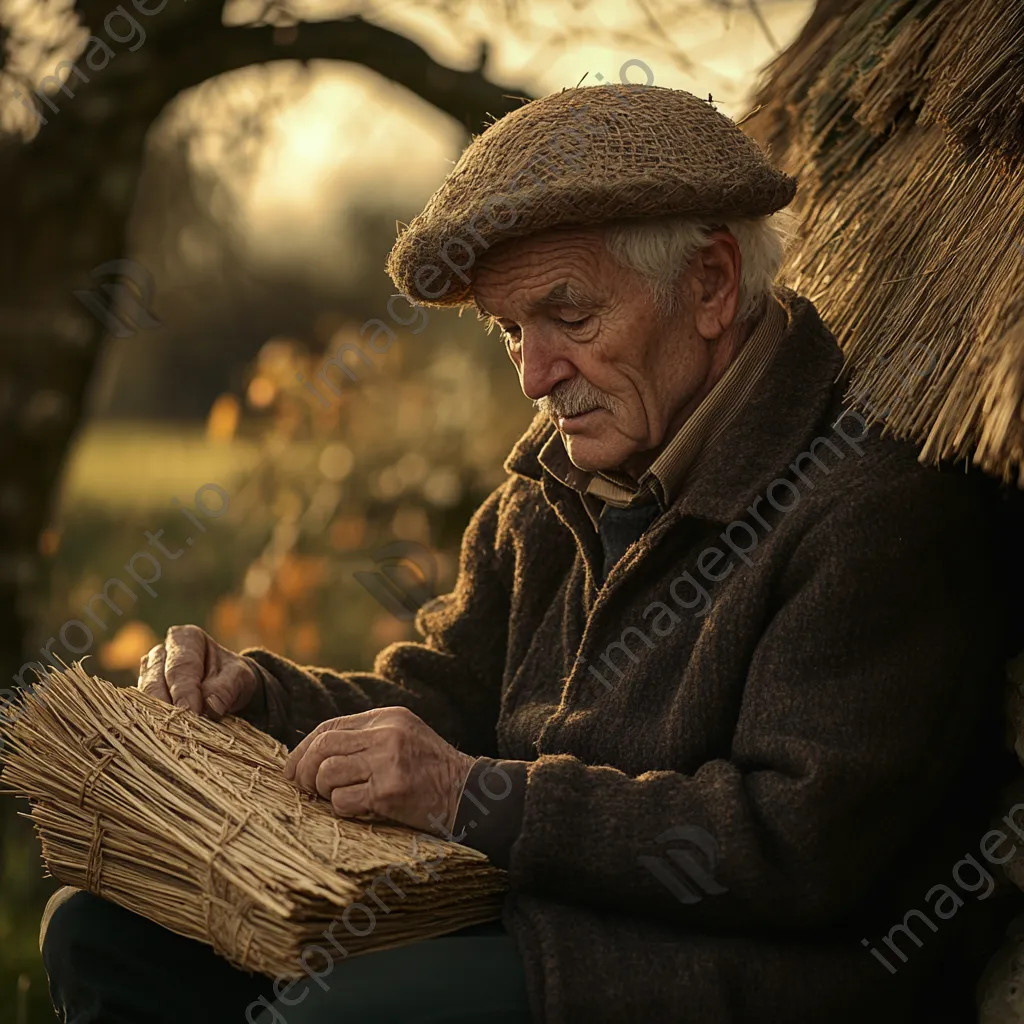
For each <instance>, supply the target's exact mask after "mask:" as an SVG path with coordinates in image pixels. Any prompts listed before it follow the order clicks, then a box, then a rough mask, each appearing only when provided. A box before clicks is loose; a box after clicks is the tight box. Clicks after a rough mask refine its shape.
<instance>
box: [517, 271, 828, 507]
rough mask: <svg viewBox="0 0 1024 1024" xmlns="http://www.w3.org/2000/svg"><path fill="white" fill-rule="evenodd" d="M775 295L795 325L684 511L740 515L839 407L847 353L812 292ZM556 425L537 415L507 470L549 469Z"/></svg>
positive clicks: (684, 501)
mask: <svg viewBox="0 0 1024 1024" xmlns="http://www.w3.org/2000/svg"><path fill="white" fill-rule="evenodd" d="M777 295H778V298H779V301H780V302H782V304H783V305H784V306H785V307H786V309H787V312H788V313H789V326H788V327H787V329H786V332H785V334H784V335H783V338H782V341H781V343H780V344H779V346H778V349H777V351H776V353H775V356H774V358H773V359H772V362H771V364H770V365H769V366H768V368H767V369H766V370H765V373H764V376H763V377H762V379H761V380H760V382H759V384H758V386H757V388H756V390H755V391H754V393H753V394H752V395H751V396H750V398H749V399H748V401H747V403H746V405H745V407H744V409H743V411H742V412H741V413H740V415H739V416H737V417H736V419H735V420H734V421H733V422H732V423H731V424H730V426H729V427H728V429H727V430H726V431H725V432H724V433H723V434H722V436H721V438H719V440H718V442H717V443H716V445H715V448H716V449H717V452H718V453H719V456H718V457H717V458H716V457H715V456H714V454H712V455H711V457H710V458H709V459H708V460H706V465H705V467H704V468H703V470H702V471H701V472H700V473H699V474H698V475H696V476H695V478H694V479H693V480H692V481H691V482H690V484H689V485H688V486H686V487H684V488H683V493H682V495H681V496H680V498H679V499H678V500H677V501H676V502H675V503H674V507H675V508H676V509H677V511H678V513H679V514H682V515H692V516H699V517H701V518H704V519H711V520H714V521H716V522H722V523H728V522H732V521H733V520H734V519H738V518H739V517H740V516H741V515H742V514H743V513H744V511H745V510H746V508H747V506H748V505H750V504H751V502H752V501H753V500H754V499H755V498H756V497H757V495H758V494H763V493H764V491H765V489H766V488H767V487H768V485H769V484H770V483H771V482H772V481H773V480H774V479H776V478H777V477H779V476H782V475H784V472H785V470H786V469H787V467H788V465H789V463H790V462H791V461H792V460H793V456H794V453H796V452H799V451H802V450H803V449H804V448H805V447H807V445H808V444H809V443H810V442H811V441H812V440H813V439H814V437H815V436H816V435H817V434H821V433H823V431H825V430H828V426H827V425H824V424H823V420H824V419H825V417H826V415H827V414H828V413H829V412H830V410H833V409H835V410H836V411H837V412H838V407H839V401H838V399H839V391H838V390H837V387H836V385H837V382H838V380H839V378H840V377H841V375H842V368H843V356H842V352H841V351H840V349H839V346H838V344H837V343H836V339H835V337H834V336H833V335H832V333H831V332H830V331H829V330H828V328H827V327H825V325H824V324H823V323H822V321H821V318H820V316H819V315H818V312H817V310H816V309H815V308H814V305H813V303H812V302H811V301H810V299H807V298H805V297H804V296H802V295H798V294H797V293H796V292H794V291H792V290H791V289H789V288H778V289H777ZM555 429H556V428H555V425H554V424H553V423H552V422H551V420H550V419H549V418H548V417H547V416H546V415H544V414H538V415H537V416H536V417H535V418H534V420H533V422H532V423H531V424H530V426H529V428H528V429H527V430H526V432H525V433H524V434H523V436H522V437H521V438H520V439H519V440H518V441H517V442H516V444H515V445H514V446H513V448H512V451H511V452H510V453H509V456H508V458H507V459H506V460H505V470H506V472H509V473H516V474H518V475H519V476H523V477H527V478H528V479H531V480H538V481H539V480H541V479H542V478H543V477H544V476H545V475H546V476H550V474H549V473H548V472H547V470H545V469H544V467H543V466H542V465H541V464H540V462H539V460H538V455H539V453H540V450H541V449H542V448H543V447H544V445H545V444H546V443H547V441H548V439H549V438H550V437H551V436H552V435H553V434H554V432H555ZM563 486H564V485H563Z"/></svg>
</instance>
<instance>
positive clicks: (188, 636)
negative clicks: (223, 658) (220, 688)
mask: <svg viewBox="0 0 1024 1024" xmlns="http://www.w3.org/2000/svg"><path fill="white" fill-rule="evenodd" d="M164 646H165V647H166V648H167V660H166V662H165V663H164V676H165V677H166V679H167V688H168V690H170V693H171V699H172V700H173V701H174V703H175V704H176V705H178V706H179V707H187V708H191V709H192V710H193V711H194V712H195V713H196V714H197V715H198V714H201V713H202V710H203V699H202V695H201V693H200V689H199V688H200V686H201V684H202V681H203V676H204V675H205V674H206V634H205V633H204V632H203V631H202V630H201V629H200V628H199V627H198V626H172V627H171V628H170V629H169V630H168V631H167V639H166V641H165V642H164Z"/></svg>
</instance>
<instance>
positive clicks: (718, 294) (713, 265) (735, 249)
mask: <svg viewBox="0 0 1024 1024" xmlns="http://www.w3.org/2000/svg"><path fill="white" fill-rule="evenodd" d="M742 266H743V255H742V253H741V252H740V247H739V243H738V242H737V241H736V239H735V238H734V237H733V236H732V235H731V234H730V233H729V232H728V231H726V230H724V229H723V230H719V231H713V232H712V233H711V235H710V238H709V241H708V244H707V245H705V246H704V247H703V248H702V249H701V250H700V251H699V252H698V253H697V255H696V256H695V257H694V262H693V273H692V280H693V316H694V323H695V326H696V329H697V333H698V334H699V335H700V336H701V337H702V338H705V339H707V340H709V341H713V340H715V339H717V338H719V337H721V336H722V334H724V333H725V332H726V331H727V330H728V329H729V328H730V327H731V326H732V324H733V322H734V321H735V319H736V311H737V309H738V308H739V293H740V273H741V270H742Z"/></svg>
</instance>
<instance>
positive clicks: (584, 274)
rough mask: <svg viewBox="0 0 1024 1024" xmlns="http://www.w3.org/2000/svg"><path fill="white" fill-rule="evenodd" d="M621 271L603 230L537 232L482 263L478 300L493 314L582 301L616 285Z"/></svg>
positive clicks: (476, 284)
mask: <svg viewBox="0 0 1024 1024" xmlns="http://www.w3.org/2000/svg"><path fill="white" fill-rule="evenodd" d="M620 270H621V268H619V267H618V265H617V264H615V263H614V261H613V260H612V259H611V257H610V256H609V254H608V251H607V249H606V248H605V245H604V241H603V237H602V234H601V232H600V231H599V230H598V229H594V228H580V229H577V230H561V231H557V232H547V233H545V234H543V235H531V236H528V237H526V238H521V239H516V240H515V241H510V242H506V243H505V244H503V245H501V246H500V247H495V248H494V249H493V250H491V251H490V252H488V253H487V254H486V256H485V257H484V258H482V259H481V260H480V261H479V262H478V264H477V266H476V271H475V273H474V275H473V299H474V302H475V304H476V306H477V308H478V309H480V310H481V312H484V313H488V314H490V315H492V316H513V315H516V314H518V315H525V314H527V313H531V312H535V311H536V310H538V309H541V308H543V307H544V306H552V305H561V306H566V305H579V304H580V303H581V302H589V301H593V300H594V298H595V296H596V294H597V293H600V292H605V291H607V290H608V288H609V287H611V286H613V282H614V277H615V276H616V272H617V271H620Z"/></svg>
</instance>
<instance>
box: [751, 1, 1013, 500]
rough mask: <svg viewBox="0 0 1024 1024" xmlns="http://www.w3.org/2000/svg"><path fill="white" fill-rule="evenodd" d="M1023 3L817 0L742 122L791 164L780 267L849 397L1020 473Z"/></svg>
mask: <svg viewBox="0 0 1024 1024" xmlns="http://www.w3.org/2000/svg"><path fill="white" fill-rule="evenodd" d="M1022 100H1024V3H1020V2H1014V0H1011V2H1009V3H1007V2H1006V0H971V3H969V4H968V3H965V2H964V0H818V4H817V6H816V8H815V11H814V13H813V15H812V16H811V18H810V20H809V22H808V23H807V25H806V26H805V28H804V30H803V32H802V33H801V34H800V36H799V37H798V38H797V40H796V41H795V42H794V43H793V44H792V45H791V46H790V47H789V48H788V49H787V50H786V51H785V52H783V53H782V54H781V55H780V56H779V57H778V58H776V60H775V61H774V62H773V63H772V64H770V65H769V66H768V68H767V69H766V72H765V78H764V79H763V80H762V83H761V85H760V87H759V89H758V91H757V94H756V96H755V104H759V105H760V109H759V110H757V107H756V106H755V110H756V113H755V114H753V115H752V116H751V117H749V118H748V119H747V120H746V121H745V127H746V129H747V130H748V131H749V132H750V133H751V134H752V135H753V136H754V137H755V138H757V139H758V141H760V142H761V143H762V144H765V145H768V146H769V147H770V148H771V152H772V156H773V159H774V161H775V162H776V163H777V164H778V166H779V167H780V168H782V169H783V170H785V171H787V172H789V173H791V174H795V175H797V176H798V178H799V188H798V192H797V199H796V203H795V206H794V209H795V210H797V211H798V213H799V214H800V215H801V219H802V231H801V237H800V239H799V241H798V242H797V244H796V245H795V247H794V249H793V251H792V253H791V255H790V256H789V258H788V261H787V263H786V267H785V269H784V273H783V278H782V279H783V280H784V282H785V283H786V284H788V285H790V286H791V287H793V288H796V289H798V290H800V291H802V292H804V293H805V294H807V295H808V296H809V297H810V298H811V299H812V300H813V301H814V302H815V303H816V304H817V305H818V307H819V309H821V311H822V313H823V315H824V316H825V318H826V319H827V321H828V322H829V324H830V326H831V327H832V329H833V330H834V331H835V332H836V334H837V336H838V337H839V340H840V342H841V343H842V345H843V348H844V350H845V352H846V355H847V359H848V362H849V363H850V365H851V368H852V371H853V391H852V394H853V396H855V398H854V403H855V404H857V405H859V406H860V408H862V409H863V410H865V411H866V413H870V414H873V419H876V420H879V419H887V422H888V424H889V426H890V427H891V429H892V431H893V432H894V433H895V434H897V435H898V436H902V437H909V438H911V439H912V440H914V441H916V442H919V443H921V444H923V452H922V456H921V457H922V460H924V461H926V462H933V463H934V462H938V461H939V460H940V459H949V458H961V457H968V456H972V455H973V457H974V459H975V461H976V462H977V463H978V464H979V465H980V466H981V467H982V468H983V469H985V470H986V471H988V472H990V473H993V474H995V475H997V476H1000V477H1003V478H1005V479H1007V480H1011V479H1013V478H1016V479H1017V482H1018V483H1019V485H1020V486H1022V487H1024V323H1022V319H1021V315H1022V313H1024V294H1022V292H1024V230H1022V227H1021V225H1022V222H1024V170H1022V167H1021V156H1022V150H1024V105H1022Z"/></svg>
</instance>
